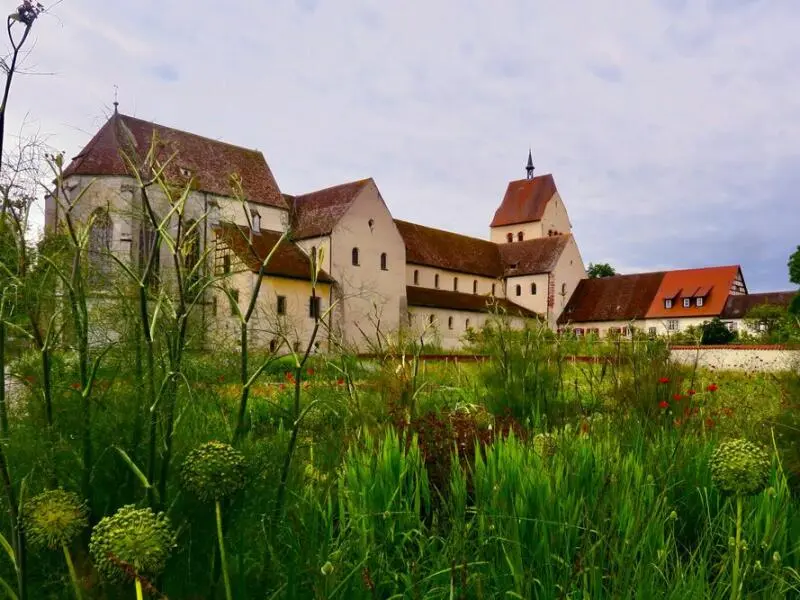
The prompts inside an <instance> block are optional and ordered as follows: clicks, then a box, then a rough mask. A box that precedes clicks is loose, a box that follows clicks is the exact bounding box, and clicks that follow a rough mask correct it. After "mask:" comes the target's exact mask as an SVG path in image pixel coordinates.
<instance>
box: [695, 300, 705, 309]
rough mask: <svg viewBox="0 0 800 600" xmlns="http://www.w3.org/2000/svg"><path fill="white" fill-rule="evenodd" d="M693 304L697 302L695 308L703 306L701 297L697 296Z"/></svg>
mask: <svg viewBox="0 0 800 600" xmlns="http://www.w3.org/2000/svg"><path fill="white" fill-rule="evenodd" d="M695 304H697V308H700V307H701V306H703V299H702V298H697V299H696V300H695Z"/></svg>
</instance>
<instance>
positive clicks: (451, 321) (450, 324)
mask: <svg viewBox="0 0 800 600" xmlns="http://www.w3.org/2000/svg"><path fill="white" fill-rule="evenodd" d="M447 328H448V329H452V328H453V317H447Z"/></svg>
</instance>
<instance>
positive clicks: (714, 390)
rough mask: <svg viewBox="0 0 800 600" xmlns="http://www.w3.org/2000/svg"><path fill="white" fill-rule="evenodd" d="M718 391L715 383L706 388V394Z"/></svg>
mask: <svg viewBox="0 0 800 600" xmlns="http://www.w3.org/2000/svg"><path fill="white" fill-rule="evenodd" d="M718 389H719V387H718V386H717V384H716V383H712V384H711V385H709V386H708V387H707V388H706V391H707V392H716V391H717V390H718Z"/></svg>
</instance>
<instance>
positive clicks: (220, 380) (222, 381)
mask: <svg viewBox="0 0 800 600" xmlns="http://www.w3.org/2000/svg"><path fill="white" fill-rule="evenodd" d="M217 381H218V382H219V383H224V382H225V375H220V376H219V377H217Z"/></svg>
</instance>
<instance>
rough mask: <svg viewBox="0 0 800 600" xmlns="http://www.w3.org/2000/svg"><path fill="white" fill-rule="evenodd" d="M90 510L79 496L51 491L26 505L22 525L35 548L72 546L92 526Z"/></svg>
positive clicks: (36, 497)
mask: <svg viewBox="0 0 800 600" xmlns="http://www.w3.org/2000/svg"><path fill="white" fill-rule="evenodd" d="M88 512H89V511H88V508H87V506H86V503H85V502H83V501H82V500H81V499H80V498H79V497H78V495H77V494H74V493H72V492H65V491H64V490H49V491H47V492H43V493H41V494H39V495H38V496H35V497H33V498H31V499H30V500H28V502H26V503H25V507H24V509H23V512H22V522H23V527H24V528H25V535H26V536H27V539H28V541H29V542H30V543H31V545H33V546H38V547H47V548H50V549H51V550H54V549H56V548H59V547H60V546H64V545H67V544H69V543H70V542H71V541H72V540H74V539H75V538H76V537H78V535H79V534H80V533H81V531H83V530H84V529H85V528H86V527H88V525H89V517H88Z"/></svg>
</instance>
